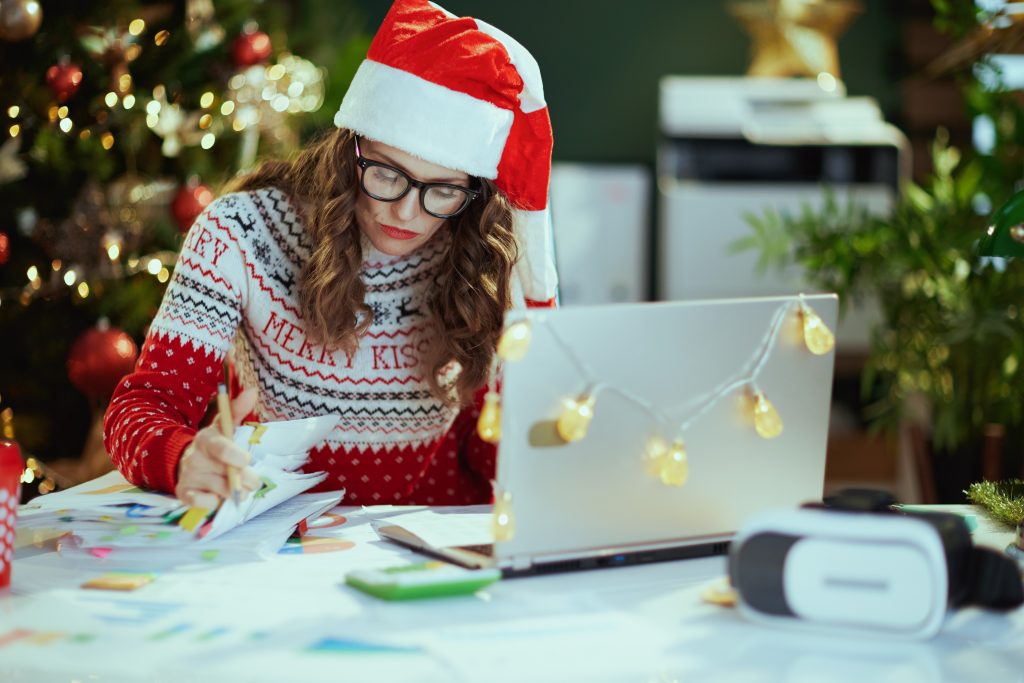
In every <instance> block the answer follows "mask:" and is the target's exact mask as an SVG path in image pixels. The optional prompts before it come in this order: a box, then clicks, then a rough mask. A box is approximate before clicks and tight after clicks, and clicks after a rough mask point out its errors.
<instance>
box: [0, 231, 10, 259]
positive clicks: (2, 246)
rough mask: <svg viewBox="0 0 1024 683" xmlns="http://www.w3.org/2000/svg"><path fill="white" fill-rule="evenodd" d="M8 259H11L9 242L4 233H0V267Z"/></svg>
mask: <svg viewBox="0 0 1024 683" xmlns="http://www.w3.org/2000/svg"><path fill="white" fill-rule="evenodd" d="M9 258H11V240H10V239H8V237H7V233H6V232H0V266H2V265H3V264H5V263H7V259H9Z"/></svg>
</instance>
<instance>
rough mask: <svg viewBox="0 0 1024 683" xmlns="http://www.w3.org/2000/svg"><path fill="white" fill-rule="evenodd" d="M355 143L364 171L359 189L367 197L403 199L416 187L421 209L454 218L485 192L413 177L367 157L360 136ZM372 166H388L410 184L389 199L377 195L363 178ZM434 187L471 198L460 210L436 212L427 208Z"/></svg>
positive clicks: (437, 216) (436, 215) (387, 200)
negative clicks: (362, 150) (427, 195)
mask: <svg viewBox="0 0 1024 683" xmlns="http://www.w3.org/2000/svg"><path fill="white" fill-rule="evenodd" d="M355 143H356V165H357V166H359V168H360V169H361V170H362V171H363V172H362V173H360V174H359V189H361V190H362V191H363V193H364V194H365V195H366V196H367V197H372V198H373V199H376V200H377V201H379V202H397V201H398V200H399V199H401V198H402V197H404V196H405V195H407V194H409V191H410V190H411V189H412V188H414V187H415V188H416V189H417V190H419V194H420V208H421V209H423V210H424V211H425V212H427V213H428V214H430V215H431V216H433V217H434V218H454V217H455V216H458V215H459V214H460V213H462V212H463V211H465V210H466V209H467V208H469V204H470V202H472V201H473V200H474V199H476V198H477V197H479V196H480V195H481V194H483V192H481V191H480V190H474V189H472V188H469V187H463V186H462V185H455V184H453V183H425V182H423V181H422V180H416V179H415V178H413V177H412V176H411V175H409V174H408V173H406V172H405V171H403V170H402V169H400V168H395V167H394V166H391V165H390V164H385V163H382V162H380V161H374V160H373V159H367V158H366V157H364V156H363V153H362V152H361V151H360V150H359V138H358V137H357V138H355ZM372 166H376V167H378V168H386V169H387V170H389V171H393V172H394V173H397V174H398V175H400V176H402V177H403V178H405V180H406V182H407V183H408V185H406V187H405V190H403V191H402V194H400V195H398V196H397V197H391V198H390V199H387V198H385V197H381V196H379V195H376V194H374V193H372V192H370V191H369V190H367V189H366V184H365V182H364V180H363V178H364V177H365V174H366V169H368V168H370V167H372ZM432 187H443V188H446V189H453V190H458V191H460V192H463V193H465V194H466V195H468V196H469V198H468V199H467V200H466V202H465V203H464V204H463V205H462V207H461V208H460V209H459V210H458V211H456V212H455V213H436V212H434V211H431V210H430V209H428V208H427V200H426V194H427V190H429V189H430V188H432Z"/></svg>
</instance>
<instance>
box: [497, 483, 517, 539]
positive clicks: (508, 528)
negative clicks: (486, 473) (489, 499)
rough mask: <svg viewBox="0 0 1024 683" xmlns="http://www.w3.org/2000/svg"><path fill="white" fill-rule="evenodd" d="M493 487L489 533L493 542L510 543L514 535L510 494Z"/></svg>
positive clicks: (514, 526) (514, 525) (514, 520)
mask: <svg viewBox="0 0 1024 683" xmlns="http://www.w3.org/2000/svg"><path fill="white" fill-rule="evenodd" d="M491 483H492V484H493V486H494V491H495V495H494V512H493V513H492V517H491V533H492V534H493V535H494V540H495V541H510V540H512V537H513V536H515V534H516V518H515V515H514V514H513V513H512V494H511V493H510V492H509V491H504V490H502V489H500V488H498V485H497V483H495V482H491Z"/></svg>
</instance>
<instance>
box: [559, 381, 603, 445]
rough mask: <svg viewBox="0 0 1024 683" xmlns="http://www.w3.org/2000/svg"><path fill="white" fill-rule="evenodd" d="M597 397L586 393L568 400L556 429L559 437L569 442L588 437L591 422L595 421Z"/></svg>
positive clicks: (591, 393)
mask: <svg viewBox="0 0 1024 683" xmlns="http://www.w3.org/2000/svg"><path fill="white" fill-rule="evenodd" d="M596 401H597V396H596V395H595V393H594V392H584V393H583V394H581V395H580V396H578V397H577V398H567V399H565V403H564V404H563V407H562V414H561V415H559V416H558V421H557V422H556V423H555V429H556V430H557V431H558V435H559V436H560V437H562V438H563V439H565V440H566V441H567V442H569V443H572V442H573V441H579V440H580V439H582V438H583V437H585V436H586V435H587V430H588V429H589V428H590V421H591V420H593V419H594V403H595V402H596Z"/></svg>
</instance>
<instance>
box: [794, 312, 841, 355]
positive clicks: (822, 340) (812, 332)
mask: <svg viewBox="0 0 1024 683" xmlns="http://www.w3.org/2000/svg"><path fill="white" fill-rule="evenodd" d="M800 317H801V318H802V319H803V329H804V343H806V344H807V348H808V350H810V352H811V353H813V354H814V355H816V356H823V355H825V354H826V353H828V352H829V351H831V350H832V348H833V347H834V346H835V345H836V336H835V335H834V334H832V330H830V329H828V325H826V324H825V322H824V321H823V320H822V319H821V318H820V317H818V314H817V313H815V312H814V310H813V309H812V308H811V307H810V306H808V305H807V304H804V303H801V304H800Z"/></svg>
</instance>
